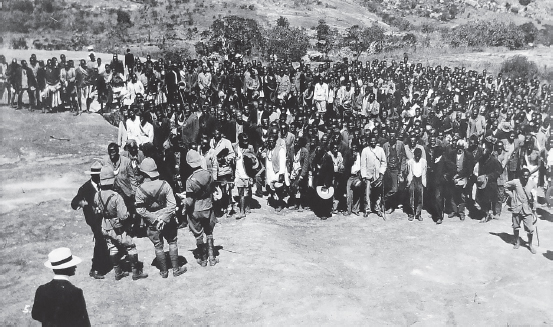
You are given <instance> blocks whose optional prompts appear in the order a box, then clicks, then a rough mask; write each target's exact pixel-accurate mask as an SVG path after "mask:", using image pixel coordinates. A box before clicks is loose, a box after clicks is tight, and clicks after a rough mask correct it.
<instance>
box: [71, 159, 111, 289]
mask: <svg viewBox="0 0 553 327" xmlns="http://www.w3.org/2000/svg"><path fill="white" fill-rule="evenodd" d="M101 169H102V164H101V163H100V162H99V161H95V162H94V163H93V164H92V166H91V167H90V170H89V171H86V172H85V173H87V174H89V175H90V179H89V180H88V181H86V183H84V184H83V185H82V186H81V187H80V188H79V191H78V192H77V195H75V197H74V198H73V200H72V201H71V208H73V210H77V209H79V208H82V209H83V214H84V218H85V221H86V223H87V224H88V226H90V229H91V230H92V233H93V234H94V254H93V256H92V267H91V268H90V273H89V275H90V277H93V278H96V279H104V274H107V273H108V272H109V271H110V270H111V262H110V258H109V251H108V247H107V245H106V241H105V240H104V236H103V235H102V227H101V226H102V225H101V224H102V220H101V218H99V217H98V216H97V215H96V213H95V212H94V209H93V208H92V205H93V204H94V196H95V195H96V192H98V189H99V187H100V170H101Z"/></svg>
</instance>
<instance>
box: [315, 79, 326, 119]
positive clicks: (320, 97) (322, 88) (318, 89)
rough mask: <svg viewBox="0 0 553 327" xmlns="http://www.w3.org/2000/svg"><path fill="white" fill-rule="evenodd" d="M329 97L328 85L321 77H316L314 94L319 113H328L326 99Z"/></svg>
mask: <svg viewBox="0 0 553 327" xmlns="http://www.w3.org/2000/svg"><path fill="white" fill-rule="evenodd" d="M327 96H328V85H327V84H326V83H323V82H322V81H321V77H320V76H318V75H317V76H315V90H314V92H313V101H314V102H315V107H316V108H317V111H318V112H321V113H325V112H326V98H327Z"/></svg>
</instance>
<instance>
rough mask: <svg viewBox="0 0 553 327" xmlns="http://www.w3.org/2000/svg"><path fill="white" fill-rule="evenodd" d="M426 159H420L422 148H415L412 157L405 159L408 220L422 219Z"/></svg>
mask: <svg viewBox="0 0 553 327" xmlns="http://www.w3.org/2000/svg"><path fill="white" fill-rule="evenodd" d="M426 168H427V165H426V159H422V150H421V149H420V148H415V151H414V157H413V158H411V159H409V160H408V161H407V172H408V173H407V189H409V212H408V213H407V214H408V216H409V221H413V219H414V218H415V217H416V218H417V219H418V220H420V221H422V217H421V210H422V199H423V195H424V187H426Z"/></svg>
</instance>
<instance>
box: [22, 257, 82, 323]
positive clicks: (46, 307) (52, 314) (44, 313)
mask: <svg viewBox="0 0 553 327" xmlns="http://www.w3.org/2000/svg"><path fill="white" fill-rule="evenodd" d="M81 261H82V260H81V259H80V258H79V257H77V256H74V255H73V254H72V253H71V250H70V249H69V248H57V249H55V250H53V251H52V252H50V253H49V254H48V261H46V262H45V263H44V265H45V266H46V268H50V269H52V270H53V271H54V279H53V280H52V281H50V282H49V283H46V284H44V285H41V286H39V287H38V289H37V290H36V293H35V301H34V303H33V310H32V312H31V316H32V317H33V319H34V320H37V321H40V322H41V323H42V325H43V326H90V320H89V318H88V311H87V310H86V302H85V299H84V296H83V290H81V289H80V288H78V287H76V286H74V285H73V284H71V282H70V281H69V277H70V276H74V275H75V270H76V269H77V265H78V264H79V263H81Z"/></svg>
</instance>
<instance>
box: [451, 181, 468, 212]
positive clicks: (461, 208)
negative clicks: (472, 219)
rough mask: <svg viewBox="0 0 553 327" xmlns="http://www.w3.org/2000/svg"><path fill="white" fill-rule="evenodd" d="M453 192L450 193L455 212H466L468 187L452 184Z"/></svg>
mask: <svg viewBox="0 0 553 327" xmlns="http://www.w3.org/2000/svg"><path fill="white" fill-rule="evenodd" d="M451 187H452V189H451V192H450V194H449V198H450V205H451V210H452V212H453V213H455V214H461V213H463V214H464V212H465V205H466V197H467V196H466V189H465V188H464V187H463V186H457V185H454V186H451Z"/></svg>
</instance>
